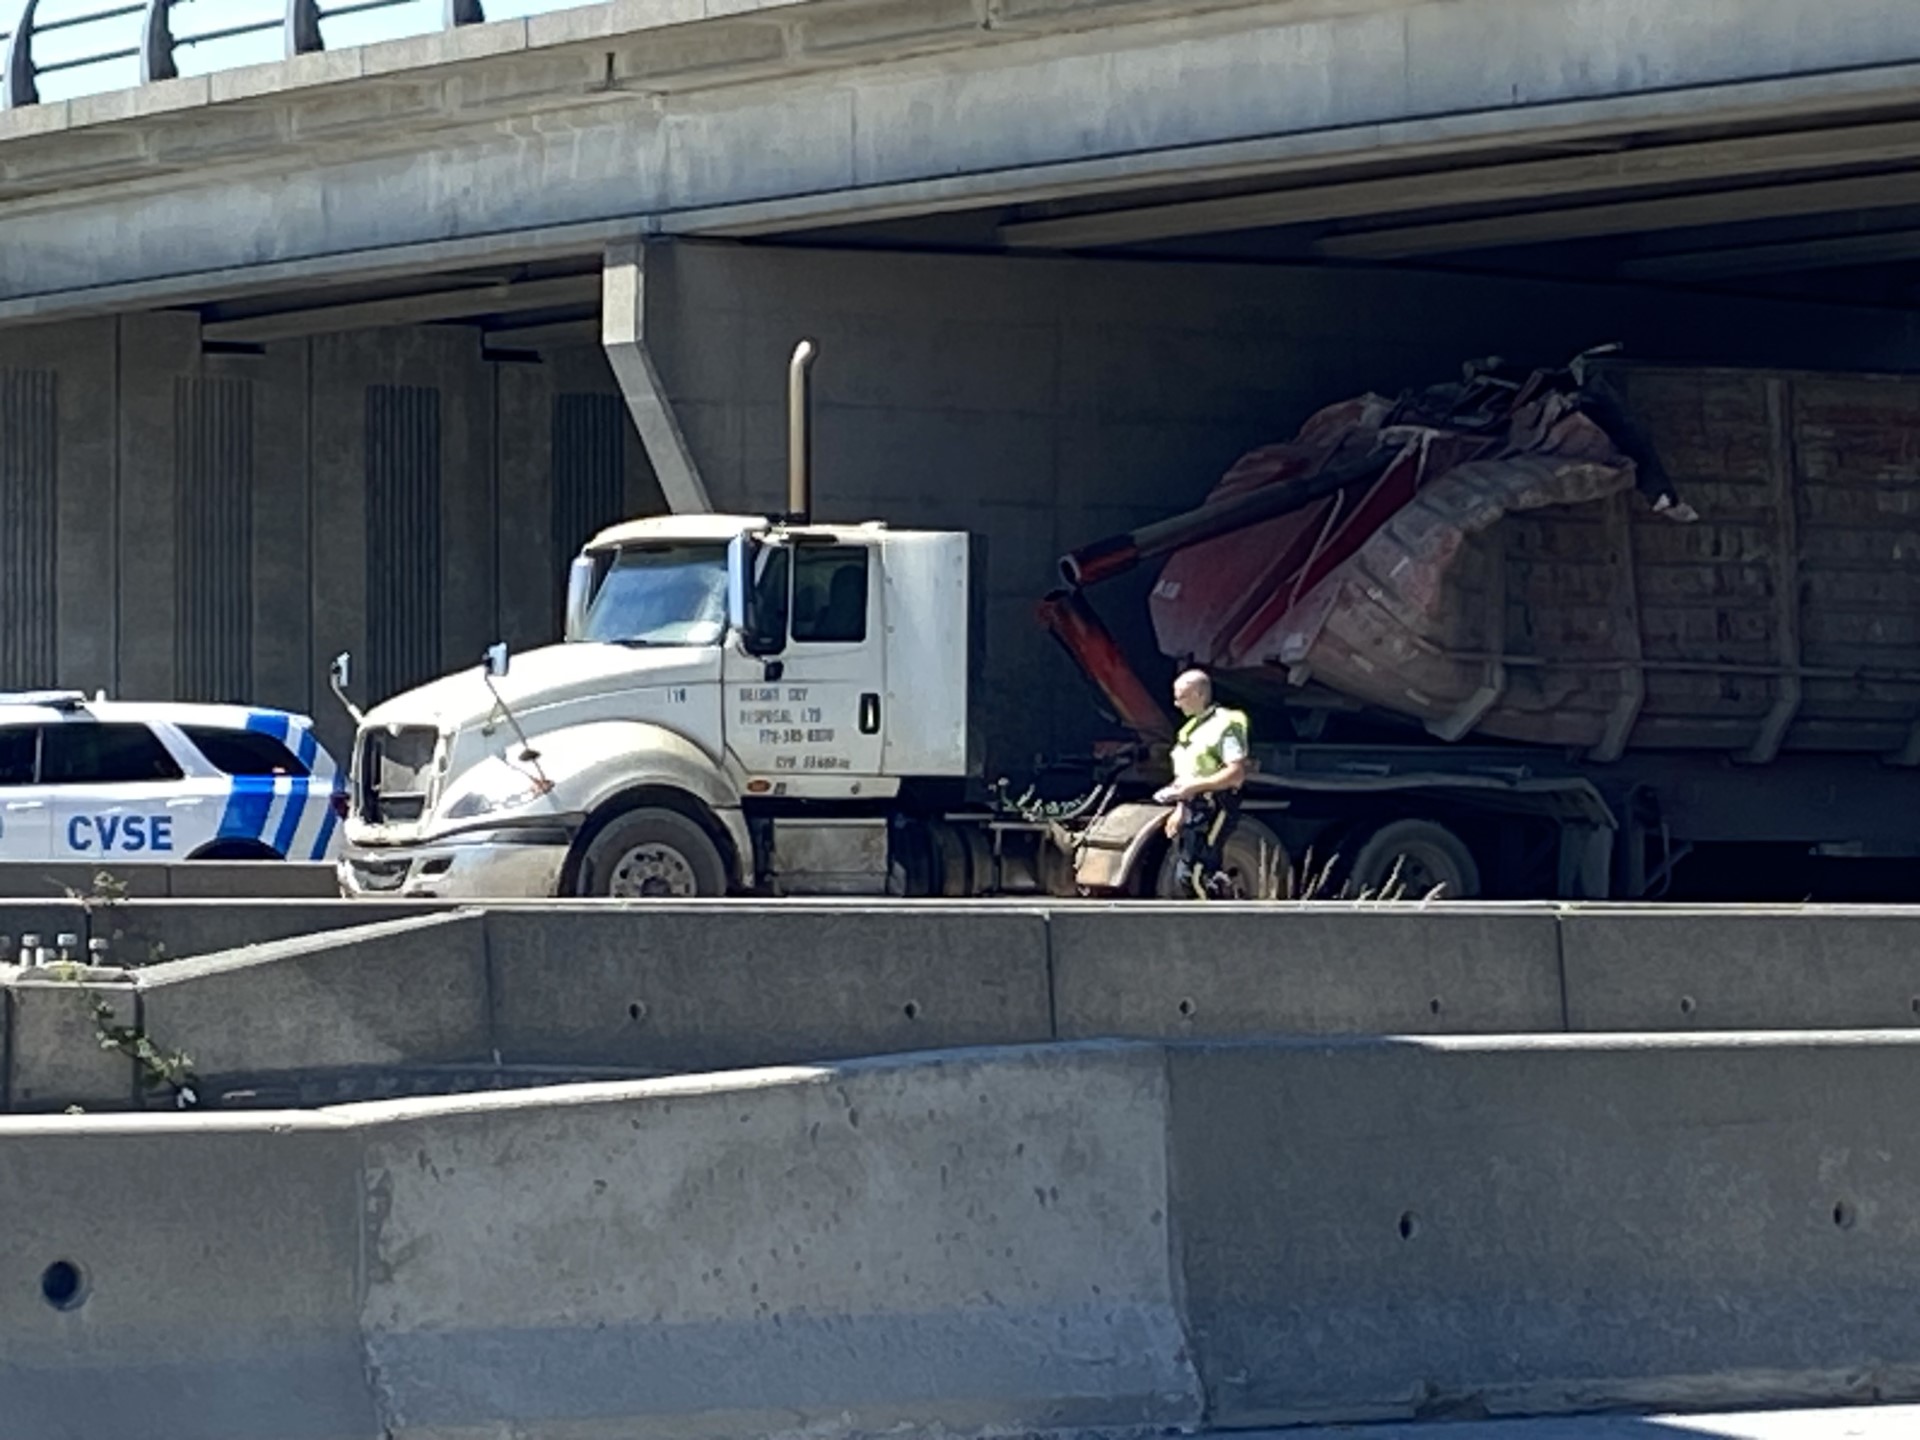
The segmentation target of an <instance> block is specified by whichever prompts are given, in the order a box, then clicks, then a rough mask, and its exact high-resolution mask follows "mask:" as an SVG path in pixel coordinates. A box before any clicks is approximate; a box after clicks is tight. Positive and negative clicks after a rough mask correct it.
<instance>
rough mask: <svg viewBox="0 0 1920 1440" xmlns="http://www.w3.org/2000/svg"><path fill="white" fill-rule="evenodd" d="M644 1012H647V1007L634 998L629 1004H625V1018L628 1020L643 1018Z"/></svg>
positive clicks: (644, 1016)
mask: <svg viewBox="0 0 1920 1440" xmlns="http://www.w3.org/2000/svg"><path fill="white" fill-rule="evenodd" d="M646 1014H647V1007H646V1005H645V1004H643V1003H642V1002H641V1001H638V1000H636V1001H634V1002H633V1003H632V1004H631V1005H629V1006H627V1018H628V1019H629V1020H644V1019H645V1018H646Z"/></svg>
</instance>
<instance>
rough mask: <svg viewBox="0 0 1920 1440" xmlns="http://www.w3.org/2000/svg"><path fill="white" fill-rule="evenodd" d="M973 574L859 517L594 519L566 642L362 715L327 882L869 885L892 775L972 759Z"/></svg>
mask: <svg viewBox="0 0 1920 1440" xmlns="http://www.w3.org/2000/svg"><path fill="white" fill-rule="evenodd" d="M969 567H970V544H969V537H968V536H966V535H965V534H960V533H949V532H916V531H901V530H892V529H889V528H887V527H886V526H884V525H881V524H877V523H870V524H861V525H852V526H836V525H816V524H807V523H787V522H784V521H780V520H776V519H771V518H769V517H765V516H740V515H733V516H729V515H675V516H663V517H656V518H650V519H642V520H635V521H631V522H628V523H625V524H621V525H617V526H614V527H613V528H611V529H609V530H606V531H604V532H602V533H601V534H599V535H597V536H595V537H594V538H593V539H592V540H591V541H590V542H589V543H588V544H587V546H586V547H585V549H584V551H583V552H582V554H581V555H580V556H579V557H578V558H577V559H576V560H575V561H574V562H573V566H572V568H571V571H570V574H569V577H568V589H567V604H566V624H565V635H564V638H563V640H562V641H561V643H559V644H556V645H550V646H546V647H544V648H541V649H538V650H533V651H529V652H527V653H525V654H522V655H518V656H512V657H509V656H507V655H506V654H505V652H504V650H502V649H501V648H500V647H495V650H494V651H493V652H490V654H489V657H488V659H487V661H486V662H485V663H484V664H482V665H478V666H475V667H473V668H471V669H468V670H466V671H463V672H460V673H457V674H454V675H450V676H447V677H444V678H442V679H440V680H436V681H433V682H431V683H429V684H427V685H424V686H421V687H419V688H418V689H415V690H411V691H408V692H405V693H403V694H400V695H396V696H394V697H392V698H391V699H388V700H385V701H383V702H382V703H380V704H379V705H377V706H376V707H374V708H373V709H372V710H370V711H369V712H367V713H366V714H365V715H364V716H361V717H359V719H360V724H359V731H358V735H357V737H356V740H355V745H354V754H353V760H352V775H353V779H352V800H351V806H350V810H349V814H348V818H347V821H346V825H345V837H344V838H345V842H346V846H345V850H344V853H343V856H342V859H341V862H340V875H341V883H342V886H343V889H344V890H345V891H346V892H347V893H348V894H354V895H360V894H388V895H400V896H490V897H498V896H554V895H596V896H612V897H624V898H639V897H651V896H668V897H694V896H705V895H720V894H726V893H730V892H736V891H742V890H750V889H771V890H774V891H780V890H804V891H811V892H815V893H836V892H838V893H846V892H852V893H862V892H864V893H878V892H881V891H883V890H884V889H885V888H886V885H887V877H888V871H889V865H890V860H889V853H888V850H889V847H888V825H889V818H890V816H891V815H892V814H893V812H894V810H895V808H896V806H897V804H898V801H899V799H900V796H901V794H902V791H903V787H908V786H915V785H923V784H932V785H938V784H943V783H946V784H958V783H959V782H961V781H963V780H964V778H965V777H966V775H967V773H968V762H969V749H970V745H971V744H972V742H973V739H974V737H973V735H972V733H971V729H972V727H971V726H970V723H969V698H970V694H969V691H970V683H969V682H970V678H971V677H970V673H969V656H970V653H971V648H972V644H973V642H974V639H975V637H974V636H973V635H972V634H971V633H970V631H971V628H972V627H971V623H970V608H971V607H970V605H969V591H970V586H969ZM347 671H348V666H347V663H346V657H342V658H341V660H340V661H338V662H336V683H337V685H338V686H339V687H341V688H342V689H343V690H344V686H345V684H346V683H347V680H348V674H347Z"/></svg>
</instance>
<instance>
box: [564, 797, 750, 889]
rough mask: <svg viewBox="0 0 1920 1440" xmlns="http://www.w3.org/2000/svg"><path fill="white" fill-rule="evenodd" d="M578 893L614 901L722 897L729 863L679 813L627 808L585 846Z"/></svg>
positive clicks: (703, 834)
mask: <svg viewBox="0 0 1920 1440" xmlns="http://www.w3.org/2000/svg"><path fill="white" fill-rule="evenodd" d="M580 893H581V894H582V895H604V896H608V897H610V898H612V899H616V900H639V899H654V898H661V899H675V900H685V899H691V898H693V897H695V896H700V895H724V894H726V893H727V864H726V861H725V860H723V859H722V858H721V856H720V847H719V846H717V845H715V844H714V843H713V841H712V839H711V838H710V837H709V836H708V835H707V832H706V831H704V830H702V829H701V828H700V827H699V825H697V824H695V823H694V822H693V821H692V820H689V819H688V818H687V817H686V816H684V815H682V814H680V813H678V812H677V811H674V810H660V809H652V808H646V809H640V810H629V811H628V812H627V813H626V814H624V815H621V816H619V817H617V818H616V819H614V820H611V821H609V822H608V824H607V827H606V828H605V829H604V830H602V831H601V832H600V833H599V834H598V835H596V836H594V837H593V841H592V843H591V844H589V845H588V846H587V853H586V855H585V857H584V858H583V859H582V860H581V863H580Z"/></svg>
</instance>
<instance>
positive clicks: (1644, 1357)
mask: <svg viewBox="0 0 1920 1440" xmlns="http://www.w3.org/2000/svg"><path fill="white" fill-rule="evenodd" d="M1916 1088H1920V1036H1905V1035H1881V1036H1869V1035H1861V1034H1857V1033H1856V1034H1845V1035H1807V1036H1785V1035H1777V1034H1725V1035H1717V1036H1671V1037H1641V1038H1637V1039H1635V1040H1632V1041H1627V1040H1623V1039H1620V1038H1617V1037H1606V1038H1596V1037H1586V1036H1582V1037H1564V1036H1561V1037H1507V1038H1471V1039H1468V1038H1459V1037H1425V1038H1401V1039H1382V1038H1345V1039H1339V1038H1336V1039H1319V1040H1304V1039H1301V1040H1290V1041H1266V1042H1247V1041H1242V1042H1231V1043H1221V1044H1215V1045H1200V1044H1172V1045H1162V1044H1148V1043H1137V1042H1104V1041H1103V1042H1090V1043H1079V1044H1065V1045H1043V1046H1026V1047H1014V1048H1009V1049H982V1050H972V1051H966V1052H946V1053H940V1054H922V1055H914V1056H903V1057H893V1058H885V1059H874V1060H862V1061H855V1062H850V1063H834V1064H821V1065H813V1066H791V1067H785V1068H780V1069H767V1070H756V1071H744V1072H733V1073H727V1074H720V1075H709V1076H701V1077H680V1078H674V1079H666V1080H656V1081H642V1082H626V1083H618V1084H594V1085H576V1086H562V1087H556V1088H552V1089H546V1090H540V1091H524V1092H519V1093H506V1094H490V1095H477V1096H462V1097H441V1098H433V1099H421V1100H402V1101H388V1102H382V1103H377V1104H369V1105H355V1106H344V1107H339V1108H336V1109H333V1110H328V1111H323V1112H320V1113H319V1114H301V1113H293V1112H282V1113H274V1112H266V1113H262V1114H256V1115H247V1116H244V1117H242V1116H213V1115H208V1116H174V1115H164V1116H162V1115H142V1116H130V1117H115V1118H112V1119H109V1118H107V1117H66V1116H46V1117H33V1118H27V1117H13V1118H9V1119H0V1154H4V1156H5V1157H6V1162H7V1163H6V1164H5V1165H4V1166H0V1207H4V1211H5V1213H6V1214H7V1215H8V1230H7V1238H6V1240H5V1242H3V1243H0V1281H3V1282H4V1283H0V1396H4V1397H5V1401H6V1408H5V1410H4V1411H0V1433H5V1434H8V1435H11V1434H12V1433H14V1431H15V1430H18V1432H19V1433H20V1434H22V1435H23V1436H28V1435H30V1436H32V1437H33V1440H46V1437H51V1440H95V1437H98V1436H107V1435H120V1434H132V1433H142V1434H148V1433H150V1434H155V1435H183V1436H185V1435H190V1436H194V1437H205V1440H229V1437H233V1440H239V1437H242V1436H245V1437H247V1440H345V1437H349V1436H351V1437H354V1440H362V1437H367V1436H374V1435H387V1436H391V1437H393V1440H474V1437H480V1436H496V1435H515V1436H519V1435H526V1436H533V1435H539V1436H542V1437H554V1440H599V1437H611V1436H616V1435H629V1434H634V1435H639V1434H644V1435H647V1436H650V1437H656V1436H657V1437H665V1440H694V1437H698V1440H758V1437H761V1436H765V1435H769V1434H782V1435H787V1434H805V1435H809V1436H812V1437H815V1440H856V1437H863V1436H872V1435H877V1434H941V1435H948V1436H952V1437H955V1440H961V1437H969V1440H971V1437H987V1436H993V1435H1007V1434H1020V1435H1045V1434H1054V1435H1068V1434H1079V1435H1083V1436H1084V1435H1102V1436H1114V1435H1138V1434H1141V1433H1153V1432H1156V1431H1158V1432H1161V1433H1164V1432H1166V1431H1191V1430H1196V1429H1200V1430H1211V1431H1235V1430H1238V1431H1240V1432H1242V1433H1245V1432H1246V1431H1247V1430H1249V1429H1252V1428H1255V1427H1258V1426H1262V1425H1281V1424H1286V1425H1292V1424H1324V1425H1332V1424H1343V1425H1344V1424H1353V1423H1360V1422H1365V1421H1369V1420H1403V1421H1404V1420H1432V1419H1437V1418H1441V1417H1455V1418H1457V1417H1475V1416H1492V1417H1498V1416H1501V1415H1504V1414H1566V1413H1572V1412H1581V1411H1586V1412H1601V1411H1622V1410H1633V1409H1639V1408H1645V1409H1661V1408H1673V1409H1682V1410H1698V1409H1705V1408H1710V1407H1719V1408H1725V1409H1733V1408H1743V1407H1754V1408H1758V1407H1764V1406H1771V1405H1781V1404H1794V1403H1801V1404H1807V1403H1827V1402H1835V1401H1855V1400H1867V1399H1895V1400H1911V1399H1914V1398H1916V1397H1920V1314H1917V1313H1916V1312H1915V1310H1914V1307H1913V1306H1912V1305H1911V1303H1910V1296H1911V1294H1912V1292H1913V1290H1914V1288H1915V1286H1916V1284H1920V1260H1916V1258H1915V1256H1916V1255H1920V1246H1917V1245H1916V1243H1915V1242H1916V1240H1917V1239H1920V1221H1917V1220H1916V1219H1915V1217H1914V1208H1913V1205H1912V1203H1911V1197H1912V1196H1913V1195H1914V1194H1915V1193H1916V1191H1920V1119H1916V1118H1915V1114H1914V1110H1913V1107H1912V1105H1911V1104H1910V1103H1909V1097H1910V1096H1911V1094H1912V1093H1914V1091H1915V1090H1916ZM8 1277H11V1278H8ZM1396 1433H1397V1432H1396ZM1421 1433H1425V1432H1424V1428H1423V1429H1422V1431H1421ZM1554 1433H1558V1432H1557V1431H1556V1432H1554ZM1568 1433H1569V1434H1572V1433H1575V1432H1573V1431H1569V1432H1568ZM1581 1433H1584V1432H1581ZM1729 1433H1732V1432H1729ZM1741 1433H1743V1434H1744V1433H1745V1432H1744V1431H1743V1432H1741ZM1809 1433H1811V1432H1809ZM1821 1433H1823V1434H1824V1433H1825V1432H1824V1431H1823V1432H1821Z"/></svg>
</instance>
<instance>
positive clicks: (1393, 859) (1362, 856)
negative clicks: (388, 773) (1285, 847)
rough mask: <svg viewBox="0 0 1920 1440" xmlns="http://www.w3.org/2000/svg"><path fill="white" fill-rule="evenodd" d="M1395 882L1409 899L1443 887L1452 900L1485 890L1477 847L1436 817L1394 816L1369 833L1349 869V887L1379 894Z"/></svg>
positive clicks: (1355, 891)
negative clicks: (1475, 854)
mask: <svg viewBox="0 0 1920 1440" xmlns="http://www.w3.org/2000/svg"><path fill="white" fill-rule="evenodd" d="M1389 884H1392V885H1393V886H1394V887H1395V889H1396V891H1397V892H1398V893H1399V894H1400V895H1402V896H1404V897H1405V898H1406V899H1409V900H1422V899H1425V898H1426V897H1427V896H1429V895H1431V894H1433V893H1434V892H1435V891H1436V890H1437V891H1439V892H1440V895H1441V898H1444V899H1447V900H1471V899H1473V897H1474V896H1476V895H1478V894H1479V893H1480V867H1479V866H1478V865H1477V864H1475V863H1474V859H1473V852H1472V851H1471V850H1469V849H1468V848H1467V843H1466V841H1464V840H1462V839H1461V838H1460V837H1459V836H1458V835H1456V834H1454V833H1453V831H1451V830H1449V829H1448V828H1447V827H1446V826H1444V825H1442V824H1440V823H1439V822H1438V821H1434V820H1392V821H1389V822H1388V823H1387V824H1385V825H1382V826H1380V828H1379V829H1377V830H1375V831H1373V832H1372V833H1371V834H1369V835H1368V836H1367V837H1366V839H1365V840H1364V841H1363V842H1362V843H1361V845H1360V848H1359V849H1358V850H1356V851H1355V852H1354V856H1353V863H1352V864H1351V865H1350V866H1349V867H1348V869H1347V890H1348V892H1349V893H1351V894H1355V895H1373V896H1378V895H1379V894H1380V892H1381V891H1382V890H1383V889H1385V888H1386V887H1387V886H1388V885H1389Z"/></svg>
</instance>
